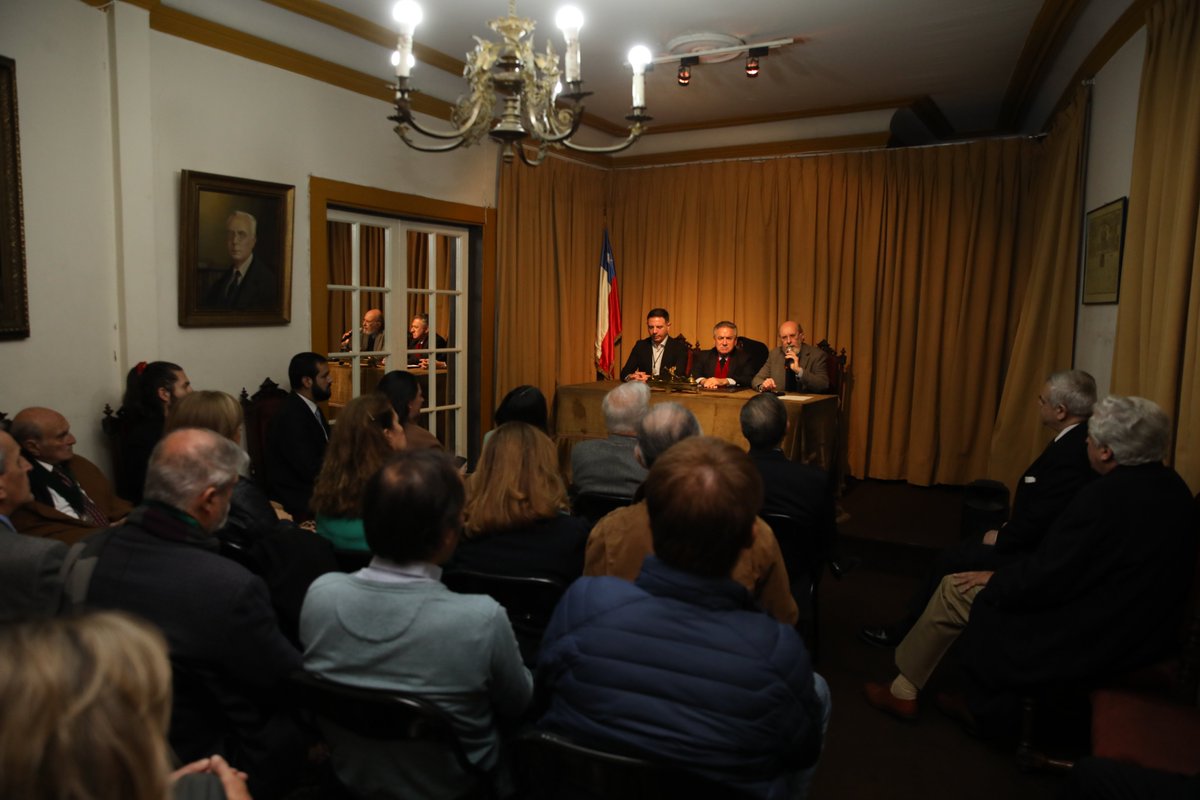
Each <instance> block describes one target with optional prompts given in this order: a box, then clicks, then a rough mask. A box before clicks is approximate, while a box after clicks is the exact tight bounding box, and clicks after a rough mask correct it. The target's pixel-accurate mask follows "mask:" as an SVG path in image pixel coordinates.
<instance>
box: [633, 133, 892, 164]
mask: <svg viewBox="0 0 1200 800" xmlns="http://www.w3.org/2000/svg"><path fill="white" fill-rule="evenodd" d="M891 135H892V134H891V132H890V131H880V132H879V133H858V134H853V135H850V136H829V137H824V138H819V139H795V140H792V141H788V142H763V143H760V144H739V145H733V146H730V147H710V148H705V149H701V150H681V151H678V152H674V153H648V154H647V155H643V156H620V157H616V158H613V159H612V166H613V168H614V169H628V168H631V167H654V166H663V165H666V164H684V163H688V162H693V161H730V160H733V159H739V158H772V157H777V156H788V155H795V154H797V153H824V152H828V151H831V150H864V149H874V148H883V147H887V143H888V140H889V139H890V138H891Z"/></svg>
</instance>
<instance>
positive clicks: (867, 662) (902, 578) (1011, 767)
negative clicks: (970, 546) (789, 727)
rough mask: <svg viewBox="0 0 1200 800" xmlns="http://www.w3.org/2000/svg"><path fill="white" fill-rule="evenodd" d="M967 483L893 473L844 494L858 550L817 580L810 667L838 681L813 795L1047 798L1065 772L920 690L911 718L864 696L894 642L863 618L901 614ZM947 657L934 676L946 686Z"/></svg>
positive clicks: (851, 549) (884, 675) (948, 531)
mask: <svg viewBox="0 0 1200 800" xmlns="http://www.w3.org/2000/svg"><path fill="white" fill-rule="evenodd" d="M961 505H962V491H961V490H960V489H956V488H946V487H932V488H923V487H915V486H908V485H906V484H903V483H896V482H880V481H864V482H857V483H855V484H854V485H852V486H851V487H849V489H848V491H847V492H846V494H845V495H844V497H843V498H842V501H841V506H842V509H843V510H844V511H845V512H846V513H848V514H849V515H850V516H849V518H848V519H843V521H842V522H841V523H840V524H839V531H840V534H841V536H840V549H841V551H842V553H844V554H847V555H854V556H857V557H859V558H861V559H862V563H861V565H860V566H859V567H858V568H857V569H856V570H855V571H853V572H851V573H850V574H849V575H847V576H845V577H844V578H843V579H842V580H840V581H839V580H833V579H831V578H830V577H829V575H828V574H826V575H825V577H824V579H823V581H822V584H821V630H820V636H821V639H820V659H819V661H818V663H817V671H818V672H820V673H821V674H822V675H823V676H824V677H825V679H826V680H827V681H828V682H829V685H830V688H831V690H832V692H833V716H832V720H831V722H830V728H829V736H828V738H827V740H826V745H825V752H824V754H823V755H822V757H821V766H820V768H819V769H818V771H817V775H816V778H815V780H814V783H813V787H812V797H814V798H817V799H818V800H824V799H825V798H835V799H836V798H856V799H861V800H869V798H889V799H894V800H907V798H913V799H914V800H915V799H916V798H922V800H924V799H925V798H943V797H945V798H950V797H969V798H971V800H990V798H996V799H997V800H999V798H1021V800H1043V799H1046V800H1048V799H1049V798H1053V797H1055V796H1056V795H1057V794H1058V791H1059V787H1060V784H1061V782H1062V776H1061V775H1059V774H1052V773H1032V774H1028V773H1023V772H1021V771H1020V770H1019V769H1018V768H1017V766H1016V761H1015V758H1014V756H1013V753H1012V751H1011V750H1006V749H1002V748H999V747H997V746H996V745H993V744H989V743H986V742H983V741H980V740H977V739H973V738H971V737H970V736H968V735H967V734H966V733H964V732H963V731H962V730H961V729H960V728H959V727H958V725H957V724H956V723H954V722H953V721H951V720H950V719H948V718H946V717H944V716H943V715H942V714H941V713H940V712H938V710H937V709H936V708H935V707H934V706H933V703H932V702H931V701H932V697H933V693H932V692H929V693H927V697H926V699H927V700H928V702H923V704H922V707H921V717H920V719H919V720H918V721H916V722H913V723H905V722H900V721H898V720H895V719H892V718H891V717H888V716H886V715H884V714H882V713H880V712H878V711H876V710H875V709H873V708H871V707H870V706H868V705H867V703H866V701H865V700H864V699H863V694H862V685H863V683H864V682H865V681H868V680H891V678H892V677H893V676H894V675H895V665H894V664H893V662H892V651H891V650H881V649H878V648H875V647H871V646H869V645H866V644H863V643H861V642H860V641H858V639H857V638H856V636H857V633H858V630H859V628H861V627H862V626H863V625H865V624H879V623H885V622H891V621H892V620H894V619H897V618H899V617H900V616H901V615H902V614H903V611H904V609H905V607H906V604H907V603H908V600H909V597H910V594H911V592H912V591H913V588H914V587H915V585H916V583H917V581H918V579H919V576H920V575H922V574H923V572H924V570H925V568H926V566H927V565H928V563H929V561H930V558H931V556H932V554H933V553H934V552H935V550H934V548H936V547H941V546H945V545H947V544H951V543H953V542H955V541H957V539H958V536H959V526H960V517H961ZM952 673H953V664H952V659H951V660H949V661H948V662H947V663H946V664H944V665H943V669H942V670H940V672H939V674H938V675H937V676H935V678H934V681H933V683H932V684H931V688H932V689H934V690H936V689H937V687H938V686H952V685H953V684H954V675H953V674H952Z"/></svg>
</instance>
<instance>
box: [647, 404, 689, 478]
mask: <svg viewBox="0 0 1200 800" xmlns="http://www.w3.org/2000/svg"><path fill="white" fill-rule="evenodd" d="M702 433H704V431H702V430H700V422H699V421H698V420H697V419H696V415H695V414H693V413H692V412H691V411H689V410H687V409H686V408H684V407H683V406H681V405H680V404H679V403H659V404H658V405H656V406H655V407H654V408H652V409H650V410H649V411H648V412H646V416H644V417H642V420H641V422H639V423H638V425H637V441H638V450H640V451H641V453H642V463H643V464H645V465H646V468H647V469H649V468H650V466H651V465H653V464H654V461H655V459H657V458H658V457H659V456H661V455H662V454H663V453H665V452H667V450H669V449H671V445H673V444H675V443H676V442H681V441H683V440H684V439H686V438H688V437H689V436H700V435H701V434H702Z"/></svg>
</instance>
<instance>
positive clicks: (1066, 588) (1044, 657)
mask: <svg viewBox="0 0 1200 800" xmlns="http://www.w3.org/2000/svg"><path fill="white" fill-rule="evenodd" d="M1170 433H1171V424H1170V420H1169V419H1168V418H1167V415H1166V414H1165V413H1163V410H1162V409H1161V408H1159V407H1158V406H1157V405H1155V404H1154V403H1153V402H1151V401H1149V400H1146V399H1144V398H1140V397H1117V396H1110V397H1106V398H1105V399H1103V400H1101V401H1100V402H1098V403H1097V404H1096V406H1095V410H1094V412H1093V414H1092V418H1091V420H1090V421H1089V422H1088V438H1087V447H1088V458H1089V459H1090V460H1091V463H1092V467H1093V469H1095V471H1096V472H1098V473H1099V474H1100V477H1099V478H1098V479H1096V480H1095V481H1093V482H1091V483H1090V484H1088V485H1087V486H1086V487H1084V488H1083V489H1082V490H1080V491H1079V493H1078V494H1077V495H1076V496H1075V499H1074V500H1073V501H1071V503H1070V504H1069V505H1068V506H1067V508H1066V509H1065V510H1064V511H1063V512H1062V514H1061V515H1059V517H1058V519H1057V520H1056V521H1055V523H1054V524H1053V525H1052V526H1051V528H1050V530H1049V531H1048V532H1047V533H1046V535H1045V537H1044V538H1043V540H1042V543H1041V544H1040V545H1039V546H1038V548H1037V549H1036V550H1035V551H1034V552H1033V553H1031V554H1030V555H1028V556H1026V557H1025V558H1023V559H1019V560H1017V561H1015V562H1013V563H1009V564H1004V565H1001V566H999V567H997V569H996V570H995V571H971V572H961V573H956V574H953V575H949V576H947V577H946V578H943V579H942V582H941V583H940V584H939V586H938V591H937V593H936V594H935V595H934V597H933V599H932V600H931V601H930V603H929V605H928V607H927V608H926V609H925V613H923V614H922V615H921V618H920V619H919V620H918V621H917V624H916V625H915V626H914V627H913V629H912V630H911V631H910V632H909V634H908V636H906V637H905V638H904V641H902V642H901V643H900V645H899V646H898V647H897V648H896V667H897V668H898V669H899V675H898V676H897V677H896V679H895V680H894V681H893V682H892V684H891V685H890V686H889V685H888V684H879V683H870V684H867V686H866V692H867V698H868V701H869V702H870V703H871V704H872V705H874V706H876V707H877V708H879V709H881V710H883V711H886V712H888V713H891V714H894V715H896V716H900V717H904V718H912V717H915V716H916V714H917V699H916V698H917V693H918V691H919V690H920V689H921V688H923V687H924V686H925V685H926V683H927V682H928V680H929V678H930V676H931V675H932V674H933V671H934V669H935V668H936V667H937V665H938V663H939V662H940V661H941V658H942V656H943V655H944V654H945V652H946V650H947V649H948V648H949V647H950V645H951V644H953V643H954V641H955V640H956V639H958V637H959V636H960V635H961V636H962V638H961V641H960V642H959V644H960V646H961V651H962V661H963V665H964V667H965V675H966V678H967V690H968V691H967V695H966V697H965V698H962V697H955V696H943V697H940V698H939V702H940V704H941V705H942V706H943V707H944V708H947V709H949V710H951V711H952V712H953V713H955V714H956V715H957V716H959V717H960V718H962V719H964V721H966V722H968V724H969V725H970V726H972V727H974V728H976V729H978V730H985V731H995V732H997V733H1009V732H1011V727H1012V723H1013V721H1014V720H1015V717H1016V708H1015V706H1016V700H1017V693H1018V692H1021V691H1027V690H1028V689H1030V688H1031V687H1037V686H1044V685H1047V684H1051V683H1053V684H1056V685H1061V684H1066V683H1079V684H1080V685H1081V686H1086V685H1087V684H1088V683H1090V682H1092V681H1097V680H1104V679H1106V678H1110V677H1112V676H1116V675H1121V674H1124V673H1127V672H1129V671H1132V670H1134V669H1138V668H1140V667H1144V666H1147V665H1149V664H1153V663H1155V662H1157V661H1159V660H1161V659H1163V658H1165V657H1166V656H1167V655H1168V654H1169V653H1170V652H1172V650H1173V648H1174V647H1175V646H1176V640H1177V635H1178V631H1179V624H1180V619H1181V614H1182V613H1183V610H1184V598H1186V597H1187V595H1188V590H1189V586H1190V584H1191V581H1192V576H1193V574H1194V572H1195V564H1196V544H1197V528H1198V527H1200V525H1198V520H1197V512H1196V505H1195V503H1194V502H1193V500H1192V495H1191V492H1190V491H1189V490H1188V488H1187V485H1186V484H1185V483H1184V482H1183V479H1181V478H1180V477H1179V475H1177V474H1176V473H1175V471H1174V470H1172V469H1171V468H1170V467H1167V466H1164V465H1163V463H1162V460H1163V458H1164V456H1165V455H1166V453H1167V445H1168V442H1169V440H1170Z"/></svg>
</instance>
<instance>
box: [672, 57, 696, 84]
mask: <svg viewBox="0 0 1200 800" xmlns="http://www.w3.org/2000/svg"><path fill="white" fill-rule="evenodd" d="M699 63H700V59H699V57H697V56H684V57H683V58H681V59H679V70H678V71H677V72H676V73H675V81H676V82H677V83H678V84H679V85H680V86H687V85H688V84H689V83H691V82H692V67H694V66H696V65H697V64H699Z"/></svg>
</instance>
